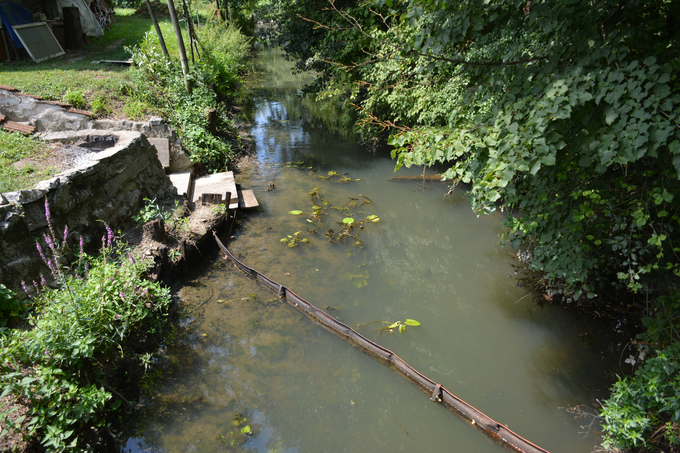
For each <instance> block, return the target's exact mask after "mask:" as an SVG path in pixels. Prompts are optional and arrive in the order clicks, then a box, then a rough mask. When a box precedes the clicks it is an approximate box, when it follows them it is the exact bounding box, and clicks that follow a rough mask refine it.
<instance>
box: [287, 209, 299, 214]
mask: <svg viewBox="0 0 680 453" xmlns="http://www.w3.org/2000/svg"><path fill="white" fill-rule="evenodd" d="M288 214H293V215H300V214H302V211H300V210H297V209H296V210H295V211H290V212H289V213H288Z"/></svg>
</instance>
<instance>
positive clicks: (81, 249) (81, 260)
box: [78, 236, 83, 267]
mask: <svg viewBox="0 0 680 453" xmlns="http://www.w3.org/2000/svg"><path fill="white" fill-rule="evenodd" d="M82 262H83V237H82V236H80V257H79V258H78V267H80V264H81V263H82Z"/></svg>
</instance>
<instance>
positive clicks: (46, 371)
mask: <svg viewBox="0 0 680 453" xmlns="http://www.w3.org/2000/svg"><path fill="white" fill-rule="evenodd" d="M45 212H46V217H47V223H48V232H46V233H45V234H44V235H43V237H42V240H41V241H38V242H37V243H36V248H37V250H38V252H39V253H40V256H41V258H42V259H43V261H44V263H45V266H46V269H47V270H49V275H45V276H41V278H40V281H33V282H29V283H26V282H22V287H23V289H24V291H25V293H26V294H25V296H26V301H25V302H23V303H22V302H19V301H18V298H17V297H16V295H15V294H13V293H11V292H10V291H9V290H7V289H5V288H4V287H3V288H2V289H1V290H0V312H1V313H2V318H3V319H2V327H0V382H1V383H2V388H3V391H2V394H1V395H0V397H3V398H5V397H8V398H9V401H11V402H14V403H16V404H19V405H21V406H24V407H26V408H27V413H26V414H25V415H22V416H21V417H17V418H15V417H12V414H11V412H12V411H11V410H8V409H7V407H10V405H6V406H3V407H2V409H1V411H0V418H1V419H2V420H3V421H4V424H5V425H6V426H7V428H8V429H9V430H14V431H15V432H21V431H22V428H23V429H24V430H25V432H26V434H27V436H28V437H29V438H30V439H29V440H31V441H34V442H37V443H39V444H40V445H41V446H42V448H44V449H46V450H47V451H67V450H68V451H76V450H79V451H88V450H93V449H94V443H95V442H96V441H97V439H96V438H93V436H91V432H92V428H94V430H103V431H107V430H108V432H110V433H112V434H113V433H114V431H115V426H114V424H113V422H115V421H116V419H115V416H116V415H121V414H122V413H121V412H120V411H122V410H129V409H130V403H129V402H128V401H127V399H126V398H125V397H124V396H123V395H121V394H120V393H119V392H118V391H117V390H115V388H116V387H118V388H120V386H121V385H127V384H129V382H127V380H128V379H131V380H134V374H131V373H132V371H133V370H134V369H135V368H141V367H143V366H144V365H147V366H148V363H149V361H150V360H151V351H149V350H148V349H149V346H150V345H153V344H155V342H154V341H152V338H153V336H154V335H155V334H158V333H159V331H160V330H161V329H162V326H163V322H164V319H165V316H166V315H167V313H168V308H169V306H170V303H171V300H170V295H169V291H168V290H167V289H165V288H163V287H161V286H160V285H159V284H158V283H152V282H150V281H148V280H146V279H144V277H143V275H144V272H145V271H146V270H147V269H148V267H149V264H148V263H147V262H144V261H142V260H139V259H135V258H134V257H133V255H132V254H131V251H130V249H129V248H128V247H127V246H126V245H125V244H124V243H123V242H121V241H120V238H118V237H117V236H116V235H115V234H114V233H113V231H112V230H111V229H110V228H109V227H108V226H106V233H105V235H104V236H103V237H102V245H101V249H100V250H99V255H98V256H90V255H88V254H87V253H85V251H84V250H83V240H82V237H80V239H79V240H78V241H77V242H76V239H77V238H78V235H77V234H76V233H74V232H69V230H68V227H65V228H64V231H63V234H60V232H59V233H58V232H57V231H55V229H54V226H53V225H52V221H51V218H50V211H49V205H48V204H47V200H46V202H45ZM74 242H75V243H74ZM69 250H77V252H76V253H75V257H74V258H73V262H72V263H71V264H70V265H69V264H68V255H69V253H67V252H68V251H69ZM143 344H146V347H145V346H143ZM123 364H125V366H124V367H123V366H122V365H123ZM124 370H128V371H127V372H125V371H124ZM88 433H89V434H88ZM4 434H6V432H5V433H3V435H4ZM95 437H96V436H95Z"/></svg>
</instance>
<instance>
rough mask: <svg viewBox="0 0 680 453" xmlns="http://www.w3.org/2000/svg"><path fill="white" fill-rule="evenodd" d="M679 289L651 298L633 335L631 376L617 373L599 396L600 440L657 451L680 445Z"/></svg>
mask: <svg viewBox="0 0 680 453" xmlns="http://www.w3.org/2000/svg"><path fill="white" fill-rule="evenodd" d="M679 313H680V293H673V294H670V295H666V296H661V297H658V298H657V299H655V300H653V301H652V302H651V303H650V307H649V312H648V313H647V316H645V317H644V318H642V322H643V324H644V325H645V327H646V328H647V330H646V332H644V333H641V334H639V335H638V336H637V338H638V341H637V342H636V343H637V345H638V351H639V353H638V355H637V356H631V357H629V358H628V359H627V360H626V363H629V364H631V365H633V366H635V365H638V366H637V368H636V369H635V372H634V373H633V374H632V375H631V376H627V377H625V378H620V377H619V378H618V380H617V382H616V383H615V384H614V386H613V387H612V389H611V395H610V397H609V398H608V399H607V400H605V401H604V403H603V406H602V409H601V416H602V418H603V420H604V424H603V428H604V434H605V435H604V440H603V446H604V447H605V448H607V449H615V448H618V449H631V448H642V449H645V450H655V451H662V450H666V449H668V448H667V447H668V446H671V447H677V446H679V445H680V394H678V389H680V330H679V329H680V317H679V316H678V314H679Z"/></svg>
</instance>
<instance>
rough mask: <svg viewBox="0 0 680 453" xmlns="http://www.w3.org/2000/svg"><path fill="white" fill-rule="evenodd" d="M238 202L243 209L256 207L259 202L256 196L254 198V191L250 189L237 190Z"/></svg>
mask: <svg viewBox="0 0 680 453" xmlns="http://www.w3.org/2000/svg"><path fill="white" fill-rule="evenodd" d="M238 204H239V206H240V207H241V208H244V209H251V208H257V207H258V206H260V203H258V202H257V198H255V193H254V192H253V191H252V190H250V189H246V190H239V192H238Z"/></svg>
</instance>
